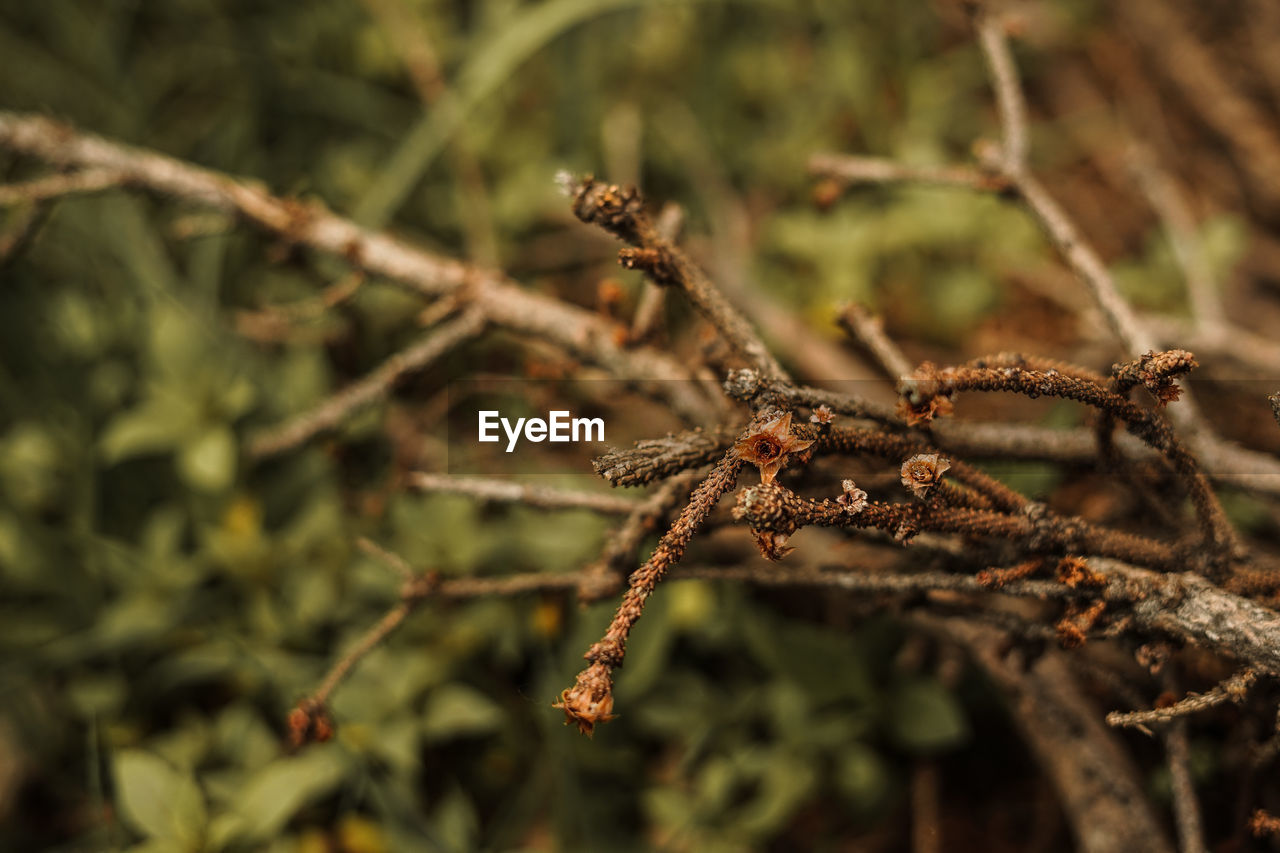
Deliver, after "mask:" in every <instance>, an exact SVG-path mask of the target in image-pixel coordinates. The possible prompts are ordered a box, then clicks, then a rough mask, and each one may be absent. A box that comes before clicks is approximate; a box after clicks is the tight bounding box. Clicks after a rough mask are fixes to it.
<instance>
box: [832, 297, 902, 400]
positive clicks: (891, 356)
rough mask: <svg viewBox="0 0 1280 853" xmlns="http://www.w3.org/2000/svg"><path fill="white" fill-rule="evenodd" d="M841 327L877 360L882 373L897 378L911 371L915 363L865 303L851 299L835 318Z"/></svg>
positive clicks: (895, 379) (893, 378)
mask: <svg viewBox="0 0 1280 853" xmlns="http://www.w3.org/2000/svg"><path fill="white" fill-rule="evenodd" d="M836 322H837V323H838V324H839V325H840V328H842V329H844V331H845V333H846V334H848V335H849V337H850V338H852V339H853V340H854V341H855V342H857V343H858V345H860V346H861V347H862V348H863V349H864V350H866V351H867V352H868V353H870V355H871V357H872V358H874V359H875V362H876V364H878V365H880V369H881V370H883V371H884V373H885V375H886V376H887V377H889V378H890V379H892V380H893V381H894V382H897V381H898V380H899V379H901V378H902V377H904V376H906V375H907V374H909V373H911V371H912V369H913V368H914V367H915V365H914V364H913V363H912V362H911V361H909V360H908V359H907V357H906V356H905V355H903V354H902V350H900V349H898V345H897V344H895V343H894V342H893V341H892V340H891V339H890V338H889V336H888V335H886V334H885V333H884V323H883V322H882V321H881V319H880V318H879V317H877V316H875V315H874V314H872V313H871V312H870V311H868V310H867V308H866V306H865V305H860V304H858V303H852V304H850V305H846V306H845V307H844V308H843V309H842V310H841V311H840V313H839V315H838V316H837V318H836Z"/></svg>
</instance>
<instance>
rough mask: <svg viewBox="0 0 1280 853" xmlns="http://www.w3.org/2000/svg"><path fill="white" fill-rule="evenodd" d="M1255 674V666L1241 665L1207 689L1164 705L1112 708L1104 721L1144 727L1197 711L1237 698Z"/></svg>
mask: <svg viewBox="0 0 1280 853" xmlns="http://www.w3.org/2000/svg"><path fill="white" fill-rule="evenodd" d="M1258 675H1259V673H1258V671H1257V670H1255V669H1252V668H1249V669H1242V670H1240V671H1239V672H1237V673H1236V674H1234V675H1232V676H1231V677H1230V678H1228V679H1227V680H1226V681H1223V682H1222V683H1221V684H1219V685H1218V686H1217V687H1214V688H1213V689H1212V690H1210V691H1209V692H1208V693H1191V694H1188V695H1187V696H1186V697H1185V698H1184V699H1182V700H1181V701H1179V702H1175V703H1174V704H1172V705H1169V706H1168V707H1165V708H1150V709H1148V710H1143V711H1112V712H1111V713H1110V714H1107V725H1109V726H1117V727H1127V728H1137V729H1143V730H1147V727H1148V726H1151V725H1155V724H1158V723H1168V722H1170V721H1172V720H1176V719H1178V718H1179V717H1185V716H1187V715H1188V714H1197V713H1199V712H1201V711H1206V710H1208V709H1209V708H1216V707H1217V706H1218V705H1222V704H1224V703H1226V702H1240V701H1242V700H1243V699H1244V697H1245V695H1246V694H1248V692H1249V688H1250V687H1252V686H1253V684H1254V682H1255V681H1257V680H1258Z"/></svg>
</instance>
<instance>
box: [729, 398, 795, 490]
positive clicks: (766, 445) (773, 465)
mask: <svg viewBox="0 0 1280 853" xmlns="http://www.w3.org/2000/svg"><path fill="white" fill-rule="evenodd" d="M812 444H813V441H812V440H806V439H799V438H796V437H795V436H793V435H792V434H791V413H790V412H787V413H786V414H785V415H782V416H780V417H776V418H774V419H773V420H771V421H769V422H768V423H766V424H765V425H764V426H762V427H760V428H759V429H758V430H756V431H755V432H753V433H751V434H750V435H748V436H747V437H746V438H743V439H741V440H739V441H738V442H737V443H736V444H734V449H735V450H737V451H738V458H739V459H742V460H743V461H746V462H750V463H752V464H753V465H755V466H756V467H758V468H759V469H760V482H762V483H772V482H773V478H774V477H775V476H777V474H778V471H779V470H781V468H782V466H783V465H786V464H787V457H788V456H789V455H791V454H792V453H798V452H800V451H801V450H807V449H808V448H809V447H810V445H812Z"/></svg>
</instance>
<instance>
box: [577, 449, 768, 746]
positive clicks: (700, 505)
mask: <svg viewBox="0 0 1280 853" xmlns="http://www.w3.org/2000/svg"><path fill="white" fill-rule="evenodd" d="M741 466H742V461H741V460H740V459H739V458H738V454H737V451H736V450H734V449H732V448H731V449H730V450H728V451H727V452H726V453H725V455H724V456H723V457H722V458H721V460H720V461H719V462H718V463H717V464H716V466H715V467H714V468H712V469H711V473H710V474H708V475H707V478H706V479H705V480H703V481H702V483H701V484H699V485H698V488H696V489H695V490H694V492H693V495H692V496H690V498H689V503H688V505H687V506H685V508H684V510H683V511H682V512H681V513H680V517H679V518H677V519H676V521H675V523H674V524H672V525H671V529H669V530H668V531H667V532H666V534H665V535H664V536H663V537H662V539H661V540H659V542H658V547H657V548H656V549H654V552H653V554H652V556H650V557H649V560H648V562H646V563H645V564H644V565H643V566H641V567H640V568H639V569H638V570H636V572H635V573H634V574H633V575H632V576H631V585H630V587H628V589H627V591H626V593H625V594H624V595H623V596H622V603H621V604H620V605H619V606H618V611H617V613H615V614H614V617H613V621H612V622H610V623H609V629H608V630H607V631H606V632H605V635H604V637H603V638H602V639H601V640H600V642H598V643H596V644H594V645H593V646H592V647H591V648H590V649H589V650H588V651H587V653H586V654H585V655H584V657H585V658H586V659H587V660H589V661H591V665H590V666H588V667H587V668H586V669H584V670H583V671H582V672H580V673H579V674H578V677H577V680H576V681H575V682H574V686H573V687H571V688H569V689H568V690H565V691H564V693H562V694H561V696H560V701H559V702H558V703H557V704H556V707H557V708H560V709H561V710H563V711H564V713H565V718H566V720H565V721H566V722H567V723H576V724H577V726H578V729H579V731H581V732H584V733H586V734H590V733H591V732H592V731H594V729H595V726H596V724H597V723H602V722H607V721H608V720H610V719H612V714H611V713H610V712H611V711H612V710H613V670H614V669H615V668H616V667H619V666H621V665H622V659H623V657H624V656H625V654H626V644H627V637H628V635H630V633H631V629H632V627H633V626H634V625H635V623H636V620H637V619H639V618H640V615H641V614H642V613H643V612H644V604H645V601H646V600H648V598H649V596H650V595H651V594H653V591H654V589H655V588H656V587H657V585H658V583H659V582H661V580H662V579H663V578H664V577H665V576H666V574H667V570H668V569H670V568H671V567H672V566H673V565H675V564H676V563H678V562H679V561H680V558H681V557H683V556H684V552H685V549H686V548H687V547H688V546H689V541H690V540H691V539H692V538H693V535H694V533H696V532H697V530H698V528H699V527H701V526H702V523H703V522H704V521H705V520H706V518H707V516H708V515H710V513H711V510H712V509H714V508H715V506H716V504H717V503H719V501H720V498H721V497H722V496H723V495H724V494H725V492H727V491H729V490H731V489H732V488H733V487H734V485H735V484H736V483H737V481H738V469H739V468H740V467H741Z"/></svg>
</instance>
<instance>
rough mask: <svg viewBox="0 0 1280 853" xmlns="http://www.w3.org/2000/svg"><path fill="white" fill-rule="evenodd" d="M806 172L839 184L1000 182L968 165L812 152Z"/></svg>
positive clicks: (989, 185)
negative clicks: (909, 162) (906, 162)
mask: <svg viewBox="0 0 1280 853" xmlns="http://www.w3.org/2000/svg"><path fill="white" fill-rule="evenodd" d="M809 174H811V175H813V176H815V177H822V178H833V179H835V180H837V181H839V182H841V183H842V184H896V183H904V182H907V183H913V184H914V183H918V184H926V185H934V186H942V187H965V188H967V189H978V190H991V189H1000V188H1001V186H1003V184H1004V181H1003V180H1002V179H1000V178H994V177H993V176H991V175H988V174H984V173H983V172H980V171H978V170H977V169H973V168H970V167H968V166H932V167H931V166H905V165H903V164H901V163H898V162H896V161H894V160H885V159H882V158H879V157H854V156H851V155H846V154H815V155H813V156H812V157H810V158H809Z"/></svg>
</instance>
